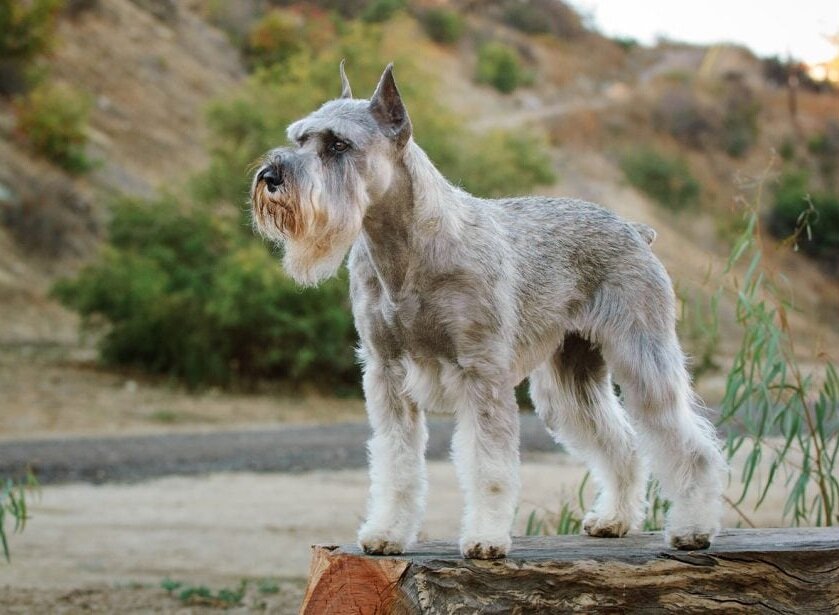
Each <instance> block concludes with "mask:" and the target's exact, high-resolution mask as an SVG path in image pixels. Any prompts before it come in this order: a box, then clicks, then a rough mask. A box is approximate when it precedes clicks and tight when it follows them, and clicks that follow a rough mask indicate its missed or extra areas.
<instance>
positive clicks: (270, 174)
mask: <svg viewBox="0 0 839 615" xmlns="http://www.w3.org/2000/svg"><path fill="white" fill-rule="evenodd" d="M256 180H257V181H264V182H265V186H266V187H267V188H268V192H274V191H276V190H277V188H279V187H280V186H282V185H283V171H282V169H281V168H280V167H277V166H274V165H270V166H267V167H265V168H264V169H262V170H261V171H260V172H259V175H257V177H256Z"/></svg>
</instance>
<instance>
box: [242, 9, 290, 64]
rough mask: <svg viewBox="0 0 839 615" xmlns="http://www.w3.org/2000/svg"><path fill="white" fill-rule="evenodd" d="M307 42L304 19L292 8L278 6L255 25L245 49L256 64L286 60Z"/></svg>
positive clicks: (252, 62) (250, 60) (251, 60)
mask: <svg viewBox="0 0 839 615" xmlns="http://www.w3.org/2000/svg"><path fill="white" fill-rule="evenodd" d="M302 45H303V36H302V22H301V20H300V18H299V17H298V16H297V15H296V14H294V13H292V12H291V11H285V10H282V9H274V10H271V11H269V12H268V13H266V14H265V16H264V17H263V18H262V19H260V20H259V21H258V22H257V23H256V24H254V26H253V27H252V28H251V30H250V32H249V33H248V36H247V43H246V45H245V49H244V53H245V57H246V58H247V59H248V61H249V63H250V64H251V65H252V66H267V65H270V64H275V63H283V62H285V61H287V60H288V59H289V58H291V57H292V56H293V55H295V54H296V53H297V52H299V51H300V50H301V48H302Z"/></svg>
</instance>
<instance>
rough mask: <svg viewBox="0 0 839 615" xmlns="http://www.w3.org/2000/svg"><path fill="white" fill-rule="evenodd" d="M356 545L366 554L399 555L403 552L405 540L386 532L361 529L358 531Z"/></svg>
mask: <svg viewBox="0 0 839 615" xmlns="http://www.w3.org/2000/svg"><path fill="white" fill-rule="evenodd" d="M358 546H359V547H361V548H362V549H363V550H364V552H365V553H367V554H368V555H399V554H400V553H404V552H405V547H406V546H407V545H406V543H405V541H403V540H399V539H398V538H397V537H395V536H392V535H389V534H387V532H376V531H372V530H366V529H364V528H362V529H361V531H359V533H358Z"/></svg>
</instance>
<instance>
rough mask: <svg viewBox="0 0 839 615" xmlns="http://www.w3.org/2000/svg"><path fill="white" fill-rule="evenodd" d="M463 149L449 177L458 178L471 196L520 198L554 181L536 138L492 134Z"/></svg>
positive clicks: (543, 149) (540, 141) (501, 133)
mask: <svg viewBox="0 0 839 615" xmlns="http://www.w3.org/2000/svg"><path fill="white" fill-rule="evenodd" d="M467 147H468V149H467V150H466V152H465V153H464V154H463V155H462V156H461V157H460V158H459V159H458V160H457V161H456V162H455V163H454V165H453V167H454V168H453V169H452V171H450V172H451V173H454V175H450V176H449V177H450V178H452V179H455V181H457V180H456V178H460V180H461V182H462V184H463V187H464V188H465V189H466V190H468V191H469V192H471V193H473V194H477V195H479V196H511V195H516V194H523V193H526V192H528V191H529V190H530V189H531V188H532V187H533V186H537V185H545V184H550V183H553V182H554V181H555V180H556V176H555V174H554V172H553V167H552V165H551V161H550V158H548V157H547V155H546V153H545V143H544V142H543V141H542V140H540V139H538V138H536V137H532V136H529V135H517V134H512V133H507V132H503V131H496V132H491V133H489V134H487V135H485V136H483V137H480V138H478V139H474V140H473V141H471V142H468V143H467Z"/></svg>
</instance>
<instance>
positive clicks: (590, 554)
mask: <svg viewBox="0 0 839 615" xmlns="http://www.w3.org/2000/svg"><path fill="white" fill-rule="evenodd" d="M300 612H301V614H303V615H330V614H333V613H335V614H339V613H340V614H343V613H359V614H362V615H365V614H368V613H369V614H373V613H375V614H386V613H396V614H403V613H404V614H413V613H434V614H436V613H445V614H473V613H499V614H501V613H504V614H508V613H522V614H524V613H528V614H529V613H569V612H585V613H667V612H680V613H700V612H701V613H707V612H717V613H796V614H801V613H807V614H808V615H809V614H817V613H824V614H827V613H830V614H836V613H839V529H836V528H794V529H757V530H725V531H723V532H722V533H721V534H720V536H719V537H718V538H717V540H716V541H715V542H714V544H713V545H712V547H711V548H710V549H708V550H706V551H675V550H672V549H668V548H666V547H665V546H664V541H663V538H662V536H661V533H658V532H645V533H640V534H633V535H629V536H626V537H624V538H620V539H612V538H590V537H587V536H539V537H523V538H516V539H514V540H513V548H512V550H511V552H510V555H509V556H508V557H507V558H506V559H501V560H494V561H480V560H466V559H463V558H462V557H461V556H460V553H459V552H458V549H457V545H455V544H453V543H450V542H425V543H420V544H417V545H415V546H414V547H413V548H412V549H411V552H410V553H406V554H404V555H400V556H369V555H365V554H364V553H362V552H361V551H360V550H359V549H358V548H357V547H354V546H341V547H339V546H323V545H316V546H314V547H313V553H312V566H311V574H310V577H309V585H308V588H307V591H306V596H305V598H304V600H303V605H302V606H301V610H300Z"/></svg>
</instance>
